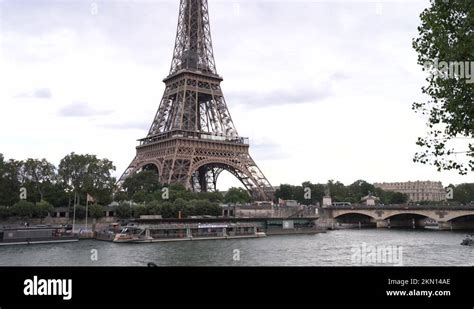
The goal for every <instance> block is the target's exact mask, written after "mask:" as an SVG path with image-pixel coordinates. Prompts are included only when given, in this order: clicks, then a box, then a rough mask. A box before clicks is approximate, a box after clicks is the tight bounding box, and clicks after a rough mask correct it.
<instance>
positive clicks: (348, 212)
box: [333, 210, 377, 220]
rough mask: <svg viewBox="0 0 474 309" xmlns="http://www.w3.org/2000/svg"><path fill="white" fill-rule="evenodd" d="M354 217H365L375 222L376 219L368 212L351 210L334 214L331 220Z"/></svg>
mask: <svg viewBox="0 0 474 309" xmlns="http://www.w3.org/2000/svg"><path fill="white" fill-rule="evenodd" d="M354 215H359V216H365V217H368V218H370V219H374V220H376V219H377V217H376V216H375V214H373V213H372V212H370V211H363V210H358V211H357V210H351V211H342V212H340V213H336V214H335V215H334V216H333V218H334V219H338V218H339V219H342V217H346V216H354Z"/></svg>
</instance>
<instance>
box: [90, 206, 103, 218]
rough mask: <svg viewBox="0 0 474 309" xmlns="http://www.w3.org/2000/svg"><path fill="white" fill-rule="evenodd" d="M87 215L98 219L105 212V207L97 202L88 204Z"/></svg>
mask: <svg viewBox="0 0 474 309" xmlns="http://www.w3.org/2000/svg"><path fill="white" fill-rule="evenodd" d="M88 208H89V209H88V216H89V217H91V218H95V219H99V218H102V217H103V216H104V214H105V208H104V206H102V205H99V204H92V205H89V206H88Z"/></svg>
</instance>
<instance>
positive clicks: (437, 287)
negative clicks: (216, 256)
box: [0, 267, 474, 309]
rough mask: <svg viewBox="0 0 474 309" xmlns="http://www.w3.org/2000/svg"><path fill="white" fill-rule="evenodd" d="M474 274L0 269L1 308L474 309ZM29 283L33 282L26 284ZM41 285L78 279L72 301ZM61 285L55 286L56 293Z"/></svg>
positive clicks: (439, 270) (449, 270)
mask: <svg viewBox="0 0 474 309" xmlns="http://www.w3.org/2000/svg"><path fill="white" fill-rule="evenodd" d="M473 270H474V268H472V267H423V268H418V267H358V268H352V267H333V268H327V267H290V268H285V267H227V268H225V267H137V268H132V267H123V268H122V267H25V268H20V267H4V268H0V278H1V280H0V307H1V308H2V309H5V308H6V309H8V308H10V307H11V306H9V305H13V304H30V305H35V306H39V305H42V304H51V305H58V306H60V307H68V306H71V305H83V304H88V305H94V304H95V305H101V304H103V305H111V304H119V305H120V306H119V307H127V306H129V305H137V304H154V305H160V304H193V305H197V304H201V305H204V304H210V305H212V304H213V305H220V304H242V305H243V304H266V305H268V304H281V305H284V304H291V305H295V304H311V305H316V304H351V305H354V304H365V305H380V304H384V308H385V307H386V306H385V305H403V306H404V307H403V308H406V306H405V305H416V306H418V307H420V306H421V307H425V306H429V307H430V308H433V306H434V305H438V306H439V305H443V306H450V307H445V308H454V307H452V305H453V304H457V305H458V306H456V308H457V307H459V305H461V307H464V308H473V306H472V304H473V303H474V299H473V295H474V292H473V286H472V283H471V282H472V279H473V278H474V271H473ZM35 276H36V279H37V280H36V287H35V286H34V280H33V279H34V277H35ZM28 279H30V280H32V281H29V282H27V283H26V285H25V280H28ZM40 279H72V297H71V299H70V300H64V299H63V298H64V295H66V294H67V292H68V290H67V289H64V290H62V291H63V292H64V293H63V292H61V293H63V296H61V295H56V296H44V295H43V296H38V295H36V296H34V295H33V296H31V295H29V296H26V295H25V287H27V286H28V287H29V288H32V289H35V288H36V290H34V291H33V290H28V291H27V292H28V293H33V292H36V293H43V292H44V291H45V290H41V289H40V286H43V287H45V286H46V285H45V284H44V283H45V282H43V281H42V282H40V281H39V280H40ZM55 284H57V282H52V283H50V285H51V290H50V292H51V293H52V292H54V291H53V288H52V287H53V285H55ZM57 287H59V286H57ZM63 288H64V287H63ZM403 291H405V292H403ZM56 292H57V291H56ZM58 293H59V292H57V293H56V294H58ZM403 293H405V295H401V294H403ZM59 294H60V293H59ZM388 294H392V295H391V296H390V295H388ZM393 294H398V295H393ZM370 307H373V306H370Z"/></svg>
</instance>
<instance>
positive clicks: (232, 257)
mask: <svg viewBox="0 0 474 309" xmlns="http://www.w3.org/2000/svg"><path fill="white" fill-rule="evenodd" d="M464 235H465V234H464V233H459V232H450V231H432V230H394V229H391V230H387V229H378V230H377V229H362V230H338V231H329V232H327V233H321V234H316V235H283V236H269V237H266V238H258V239H240V240H205V241H182V242H167V243H150V244H123V243H122V244H117V243H111V242H103V241H96V240H81V241H79V242H76V243H62V244H38V245H20V246H0V266H146V265H147V263H148V262H153V263H155V264H157V265H163V266H353V265H362V264H363V265H367V263H368V264H369V265H387V266H389V265H390V264H383V263H387V261H388V260H380V259H379V260H372V262H370V259H368V261H369V262H361V260H360V259H359V260H354V252H359V253H362V252H363V254H366V255H367V252H374V251H370V250H373V248H376V250H378V249H380V248H382V249H387V248H388V250H389V252H390V250H392V249H393V251H392V253H394V254H400V256H401V260H402V263H401V264H402V265H405V266H422V265H426V266H434V265H441V266H462V265H466V266H473V265H474V247H466V246H461V245H460V242H461V240H462V239H463V237H464ZM361 248H365V249H361ZM370 248H372V249H370ZM354 250H360V251H354ZM362 250H366V251H362ZM373 256H374V255H373ZM394 256H395V255H394ZM394 261H395V260H394ZM389 262H390V261H389Z"/></svg>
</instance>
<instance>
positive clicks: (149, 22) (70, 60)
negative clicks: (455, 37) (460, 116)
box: [0, 0, 472, 188]
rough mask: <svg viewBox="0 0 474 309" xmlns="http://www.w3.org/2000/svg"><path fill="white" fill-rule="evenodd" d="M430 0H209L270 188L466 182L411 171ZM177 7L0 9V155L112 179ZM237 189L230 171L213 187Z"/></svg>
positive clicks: (164, 58) (84, 4)
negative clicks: (106, 168) (94, 169)
mask: <svg viewBox="0 0 474 309" xmlns="http://www.w3.org/2000/svg"><path fill="white" fill-rule="evenodd" d="M428 5H429V1H428V0H411V1H329V0H328V1H290V0H287V1H269V0H256V1H245V0H241V1H231V0H228V1H224V0H209V10H210V18H211V30H212V38H213V45H214V54H215V58H216V65H217V70H218V73H219V74H220V75H222V76H223V77H224V82H223V83H222V88H223V91H224V94H225V97H226V101H227V104H228V106H229V110H230V113H231V115H232V117H233V120H234V123H235V125H236V127H237V130H238V132H239V134H240V135H241V136H248V137H250V143H251V148H250V152H251V155H252V156H253V158H254V159H255V161H256V162H257V163H258V165H259V166H260V168H261V169H262V171H263V172H264V173H265V175H266V176H267V178H268V179H269V180H270V182H271V183H272V184H273V185H278V184H280V183H292V184H299V183H301V182H302V181H305V180H310V181H312V182H326V181H327V180H328V179H336V180H340V181H342V182H344V183H346V184H349V183H351V182H353V181H355V180H356V179H365V180H367V181H370V182H377V181H408V180H439V181H442V182H443V184H444V185H447V184H449V183H461V182H467V181H472V179H468V178H469V177H472V175H471V176H459V175H458V174H456V173H455V172H442V173H439V172H436V170H435V169H434V168H433V167H430V166H423V165H419V164H414V163H413V161H412V158H413V154H414V153H415V152H416V151H417V146H416V145H415V141H416V139H417V137H418V136H422V135H423V134H424V132H425V128H426V127H425V119H424V118H423V117H422V116H420V115H417V114H415V113H414V112H413V111H412V110H411V104H412V102H413V101H417V100H422V99H423V97H422V95H421V90H420V88H421V86H422V85H424V83H425V81H424V78H425V74H424V73H423V72H422V71H421V67H419V66H418V65H417V64H416V53H415V52H414V50H413V49H412V47H411V41H412V38H413V37H415V36H416V34H417V30H416V28H417V26H418V25H419V14H420V13H421V11H422V10H423V9H424V8H425V7H427V6H428ZM177 16H178V0H161V1H158V0H156V1H155V0H146V1H133V0H132V1H123V0H120V1H119V0H116V1H85V0H82V1H65V0H49V1H37V0H34V1H33V0H31V1H24V0H0V107H1V110H0V153H3V154H4V155H5V157H7V158H16V159H25V158H28V157H35V158H43V157H44V158H47V159H48V160H50V161H51V162H53V163H55V164H56V165H57V164H58V163H59V160H60V159H61V158H62V157H64V156H65V155H66V154H68V153H70V152H72V151H74V152H76V153H92V154H97V155H98V156H99V157H106V158H108V159H110V160H112V161H113V162H114V163H115V165H116V166H117V171H116V176H120V174H121V173H122V172H123V170H124V169H125V168H126V167H127V165H128V164H129V163H130V161H131V159H132V158H133V157H134V155H135V146H136V144H137V143H136V140H137V139H138V138H142V137H144V136H145V135H146V133H147V131H148V128H149V126H150V124H151V122H152V120H153V117H154V115H155V112H156V109H157V108H158V104H159V102H160V99H161V96H162V94H163V90H164V84H163V83H162V79H163V78H164V77H165V76H166V75H167V73H168V72H169V67H170V63H171V55H172V49H173V45H174V39H175V33H176V23H177ZM234 184H236V183H235V182H234V180H233V179H232V178H231V177H230V175H227V176H225V177H224V178H223V180H222V181H221V183H220V187H221V188H225V187H227V186H229V185H234Z"/></svg>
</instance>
